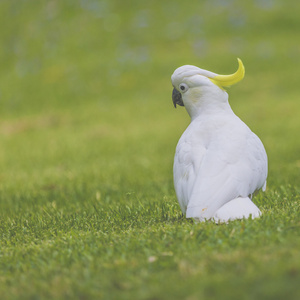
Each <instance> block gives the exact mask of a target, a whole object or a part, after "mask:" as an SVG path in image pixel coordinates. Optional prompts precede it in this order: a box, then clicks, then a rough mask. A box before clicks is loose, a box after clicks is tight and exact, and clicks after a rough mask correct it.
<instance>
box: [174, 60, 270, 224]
mask: <svg viewBox="0 0 300 300" xmlns="http://www.w3.org/2000/svg"><path fill="white" fill-rule="evenodd" d="M238 64H239V67H238V70H237V71H236V72H235V73H234V74H231V75H218V74H216V73H212V72H210V71H206V70H203V69H200V68H198V67H195V66H190V65H185V66H182V67H179V68H178V69H176V70H175V71H174V73H173V75H172V77H171V80H172V85H173V87H174V89H173V94H172V99H173V103H174V106H175V108H176V104H178V105H180V106H184V107H185V108H186V110H187V112H188V114H189V115H190V117H191V123H190V125H189V126H188V127H187V129H186V130H185V131H184V133H183V134H182V136H181V138H180V139H179V142H178V144H177V147H176V153H175V158H174V166H173V173H174V174H173V175H174V186H175V191H176V195H177V198H178V202H179V205H180V207H181V210H182V212H183V214H185V215H186V217H187V218H193V219H194V220H196V221H205V220H214V221H215V222H217V223H219V222H220V223H227V222H228V221H231V220H235V219H242V218H249V217H251V218H257V217H259V216H260V215H261V212H260V210H259V209H258V207H257V206H256V205H255V204H254V203H253V202H252V200H251V199H252V195H253V193H254V192H255V191H257V190H259V189H262V190H263V191H265V189H266V179H267V173H268V159H267V154H266V151H265V148H264V146H263V144H262V142H261V140H260V139H259V138H258V137H257V135H255V134H254V133H253V132H252V131H251V130H250V129H249V127H248V126H247V125H246V124H245V123H244V122H243V121H241V119H240V118H238V117H237V116H236V115H235V114H234V112H233V111H232V109H231V107H230V105H229V103H228V94H227V92H226V91H225V87H228V86H231V85H233V84H235V83H237V82H239V81H240V80H242V79H243V78H244V74H245V68H244V65H243V63H242V61H241V60H240V59H238Z"/></svg>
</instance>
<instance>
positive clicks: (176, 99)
mask: <svg viewBox="0 0 300 300" xmlns="http://www.w3.org/2000/svg"><path fill="white" fill-rule="evenodd" d="M172 100H173V104H174V107H175V108H176V104H178V105H180V106H184V104H183V101H182V97H181V94H180V92H178V91H177V90H176V89H175V88H174V89H173V93H172Z"/></svg>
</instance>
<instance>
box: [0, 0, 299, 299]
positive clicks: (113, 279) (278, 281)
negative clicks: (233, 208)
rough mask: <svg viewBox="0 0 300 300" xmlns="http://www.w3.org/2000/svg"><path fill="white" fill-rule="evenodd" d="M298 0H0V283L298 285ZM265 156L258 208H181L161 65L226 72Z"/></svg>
mask: <svg viewBox="0 0 300 300" xmlns="http://www.w3.org/2000/svg"><path fill="white" fill-rule="evenodd" d="M299 9H300V4H299V3H297V2H295V1H292V0H286V1H280V0H277V1H275V0H274V1H272V0H264V1H243V2H241V1H240V2H239V1H234V0H232V1H229V0H228V1H227V0H226V1H225V0H224V1H217V0H213V1H194V0H191V1H188V2H183V1H170V0H167V1H148V2H146V1H138V0H135V1H134V0H133V1H121V0H119V1H117V0H112V1H105V0H102V1H96V0H82V1H71V0H69V1H67V0H61V1H58V0H52V1H33V0H28V1H21V0H10V1H9V0H3V1H1V2H0V25H1V27H0V32H1V34H0V41H1V47H0V59H1V68H0V114H1V118H0V145H1V146H0V234H1V239H0V298H1V300H2V299H105V300H106V299H145V300H146V299H147V300H164V299H186V300H196V299H231V300H235V299H263V300H268V299H270V300H271V299H272V300H274V299H284V300H287V299H289V300H294V299H295V300H296V299H300V288H299V282H300V252H299V249H300V236H299V233H300V186H299V182H300V156H299V153H300V139H299V128H300V102H299V95H300V85H299V82H298V81H299V76H300V72H299V70H300V60H299V56H300V46H299V30H300V19H299V13H298V12H299ZM237 57H240V58H241V59H242V60H243V62H244V65H245V68H246V76H245V78H244V80H243V81H242V82H240V83H239V84H237V85H236V86H234V87H232V88H231V89H229V90H228V92H229V99H230V103H231V106H232V108H233V110H234V111H235V112H236V114H237V115H238V116H239V117H240V118H241V119H242V120H243V121H244V122H245V123H246V124H247V125H248V126H249V127H250V128H251V129H252V130H253V131H254V132H255V133H256V134H257V135H258V136H259V137H260V138H261V140H262V141H263V143H264V145H265V147H266V150H267V153H268V158H269V175H268V185H267V191H266V192H265V193H259V194H258V195H257V196H256V197H255V198H254V202H255V203H256V204H257V205H258V207H259V208H260V209H261V211H262V213H263V215H262V217H261V218H260V219H256V220H240V221H234V222H231V223H229V224H228V225H216V224H214V223H212V222H206V223H200V224H195V223H193V222H192V221H191V220H188V219H185V217H184V216H182V214H181V211H180V208H179V205H178V203H177V200H176V196H175V192H174V189H173V178H172V164H173V157H174V151H175V147H176V144H177V141H178V139H179V137H180V135H181V134H182V132H183V131H184V129H185V128H186V126H187V125H188V124H189V118H188V115H187V113H186V111H185V109H184V108H182V107H179V108H177V109H174V107H173V104H172V99H171V93H172V85H171V81H170V76H171V74H172V73H173V71H174V70H175V69H176V68H177V67H179V66H181V65H183V64H194V65H197V66H199V67H201V68H204V69H208V70H210V71H213V72H216V73H220V74H229V73H233V72H234V71H235V70H236V68H237V61H236V58H237Z"/></svg>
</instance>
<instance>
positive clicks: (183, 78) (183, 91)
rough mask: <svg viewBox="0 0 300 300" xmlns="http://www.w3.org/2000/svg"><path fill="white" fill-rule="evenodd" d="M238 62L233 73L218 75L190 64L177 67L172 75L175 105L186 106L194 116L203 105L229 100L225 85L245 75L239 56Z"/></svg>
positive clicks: (233, 82)
mask: <svg viewBox="0 0 300 300" xmlns="http://www.w3.org/2000/svg"><path fill="white" fill-rule="evenodd" d="M238 63H239V67H238V70H237V71H236V72H235V73H233V74H231V75H218V74H216V73H213V72H210V71H207V70H203V69H200V68H198V67H195V66H190V65H185V66H182V67H179V68H178V69H176V70H175V71H174V73H173V75H172V77H171V80H172V85H173V87H174V89H173V93H172V99H173V103H174V106H175V107H176V104H178V105H180V106H185V107H186V109H187V111H188V113H189V114H190V115H191V116H192V115H193V112H195V111H197V110H199V109H201V107H203V105H210V106H211V105H216V104H217V105H218V103H222V102H223V101H225V102H227V101H228V100H227V99H228V95H227V93H226V92H225V87H229V86H231V85H233V84H235V83H237V82H239V81H240V80H242V79H243V78H244V75H245V68H244V65H243V63H242V61H241V60H240V59H239V58H238Z"/></svg>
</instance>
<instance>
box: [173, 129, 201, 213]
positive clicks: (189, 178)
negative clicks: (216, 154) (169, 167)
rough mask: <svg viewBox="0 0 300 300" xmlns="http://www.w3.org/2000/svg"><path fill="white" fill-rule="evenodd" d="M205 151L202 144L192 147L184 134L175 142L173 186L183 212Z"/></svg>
mask: <svg viewBox="0 0 300 300" xmlns="http://www.w3.org/2000/svg"><path fill="white" fill-rule="evenodd" d="M205 153H206V148H205V147H204V146H202V145H198V146H197V147H193V146H192V145H191V143H189V142H188V141H187V140H186V139H185V136H184V135H183V136H182V137H181V139H180V140H179V142H178V144H177V147H176V153H175V158H174V165H173V175H174V187H175V191H176V195H177V199H178V202H179V205H180V208H181V210H182V212H183V213H184V214H185V213H186V209H187V206H188V203H189V199H190V197H191V194H192V191H193V188H194V184H195V182H196V178H197V173H198V170H199V168H200V165H201V162H202V160H203V157H204V156H205Z"/></svg>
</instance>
